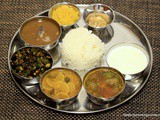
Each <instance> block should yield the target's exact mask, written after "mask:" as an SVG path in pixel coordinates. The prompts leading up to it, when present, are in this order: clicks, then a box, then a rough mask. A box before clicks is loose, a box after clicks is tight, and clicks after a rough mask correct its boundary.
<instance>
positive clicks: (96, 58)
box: [61, 28, 105, 70]
mask: <svg viewBox="0 0 160 120" xmlns="http://www.w3.org/2000/svg"><path fill="white" fill-rule="evenodd" d="M61 45H62V46H61V47H62V63H63V64H64V65H68V66H69V67H71V68H73V69H76V70H86V69H89V68H92V67H95V66H97V65H99V64H100V62H101V60H102V57H103V55H104V52H105V45H104V43H103V42H102V41H101V40H100V38H99V37H97V36H96V35H94V34H92V32H91V31H88V29H86V28H76V29H72V30H70V31H69V32H68V33H67V34H66V35H65V37H64V38H63V40H62V44H61Z"/></svg>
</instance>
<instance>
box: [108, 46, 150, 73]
mask: <svg viewBox="0 0 160 120" xmlns="http://www.w3.org/2000/svg"><path fill="white" fill-rule="evenodd" d="M106 60H107V64H108V65H109V67H113V68H115V69H117V70H119V71H120V72H121V73H123V74H137V73H139V72H141V71H143V70H144V69H145V68H146V67H147V65H148V61H149V60H148V55H147V53H146V51H145V50H144V49H143V48H142V47H140V46H139V45H135V44H118V45H115V46H114V47H112V48H111V49H110V50H109V52H108V54H107V56H106Z"/></svg>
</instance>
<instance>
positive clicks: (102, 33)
mask: <svg viewBox="0 0 160 120" xmlns="http://www.w3.org/2000/svg"><path fill="white" fill-rule="evenodd" d="M95 11H96V12H99V13H104V14H107V15H108V16H109V17H110V23H109V24H107V25H106V26H104V27H93V26H91V25H89V24H88V22H87V21H86V18H87V16H88V15H89V14H90V13H93V12H95ZM114 19H115V14H114V11H113V10H112V9H111V8H110V7H109V6H107V5H104V4H92V5H89V6H88V7H87V8H85V9H84V11H83V20H84V22H85V24H86V26H85V27H87V28H88V29H89V30H92V31H93V33H94V34H96V35H97V36H98V37H99V38H101V40H102V41H103V42H104V43H107V42H109V41H110V40H111V38H112V37H113V35H114V31H113V28H112V27H111V24H112V23H113V21H114Z"/></svg>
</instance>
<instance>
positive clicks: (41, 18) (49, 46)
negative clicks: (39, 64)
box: [19, 16, 62, 50]
mask: <svg viewBox="0 0 160 120" xmlns="http://www.w3.org/2000/svg"><path fill="white" fill-rule="evenodd" d="M43 19H46V20H48V21H51V22H52V23H53V24H55V25H56V26H57V27H58V28H59V32H60V33H59V36H58V38H57V40H55V41H53V42H52V43H50V44H47V45H32V44H30V43H27V42H26V41H25V39H23V37H22V35H21V34H22V29H23V27H24V26H25V25H26V24H27V23H29V22H31V21H32V20H37V21H38V22H39V21H42V20H43ZM61 34H62V29H61V27H60V25H59V23H58V22H57V21H55V20H53V19H51V18H49V17H46V16H36V17H32V18H30V19H28V20H26V21H25V22H24V23H23V24H22V26H21V27H20V30H19V36H20V40H21V42H22V44H24V45H25V46H31V47H41V48H44V49H45V50H51V49H52V48H54V47H55V46H56V45H57V44H58V42H59V39H60V37H61Z"/></svg>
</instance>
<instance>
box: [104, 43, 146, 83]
mask: <svg viewBox="0 0 160 120" xmlns="http://www.w3.org/2000/svg"><path fill="white" fill-rule="evenodd" d="M119 46H132V47H135V48H137V49H139V50H140V51H141V52H143V53H144V55H145V56H146V58H147V60H148V64H149V56H148V54H147V52H146V50H145V49H144V48H143V47H142V46H140V45H138V44H135V43H119V44H115V45H113V46H112V47H111V48H110V49H109V50H108V52H107V54H106V56H105V61H106V63H107V65H108V66H109V67H113V66H110V65H109V63H108V61H107V59H108V55H109V53H110V52H111V51H112V50H113V49H115V48H117V47H119ZM135 57H136V56H135ZM147 67H148V65H147V66H146V67H145V68H144V69H143V70H142V71H137V73H134V74H133V73H131V74H128V73H123V72H121V73H122V74H123V75H124V76H125V80H135V79H137V78H139V77H140V76H142V75H143V73H144V71H145V70H146V68H147Z"/></svg>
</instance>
